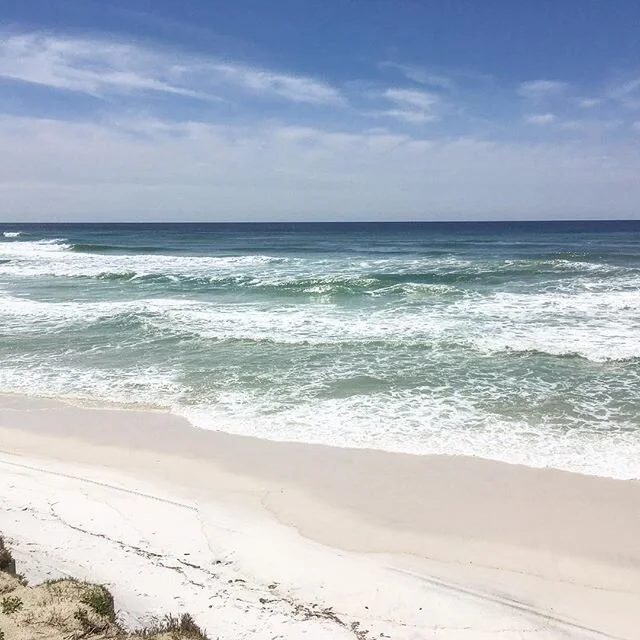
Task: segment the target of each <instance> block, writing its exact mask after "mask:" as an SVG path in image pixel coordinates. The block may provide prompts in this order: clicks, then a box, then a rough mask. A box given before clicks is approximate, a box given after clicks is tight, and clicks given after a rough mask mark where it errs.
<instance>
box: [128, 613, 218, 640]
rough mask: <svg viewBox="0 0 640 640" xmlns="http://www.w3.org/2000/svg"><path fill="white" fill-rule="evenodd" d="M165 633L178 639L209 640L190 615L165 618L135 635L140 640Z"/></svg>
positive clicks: (184, 614)
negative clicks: (140, 639)
mask: <svg viewBox="0 0 640 640" xmlns="http://www.w3.org/2000/svg"><path fill="white" fill-rule="evenodd" d="M165 633H166V634H171V635H172V636H173V637H176V638H186V639H189V640H208V638H207V636H206V634H205V633H204V631H202V629H201V628H200V627H199V626H198V625H197V624H196V623H195V621H194V619H193V618H192V617H191V616H190V615H189V614H188V613H183V614H182V615H180V616H171V615H169V616H165V617H164V618H163V619H162V620H159V621H158V622H156V623H154V624H152V625H150V626H148V627H145V628H144V629H140V630H138V631H136V633H135V635H136V636H137V637H140V638H155V637H156V636H159V635H162V634H165Z"/></svg>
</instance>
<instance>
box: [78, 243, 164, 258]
mask: <svg viewBox="0 0 640 640" xmlns="http://www.w3.org/2000/svg"><path fill="white" fill-rule="evenodd" d="M69 249H70V250H71V251H75V252H77V253H96V254H101V253H103V254H110V253H115V254H132V255H139V254H140V255H145V254H163V253H165V254H166V253H167V247H154V246H129V245H118V244H86V243H77V244H72V245H70V247H69Z"/></svg>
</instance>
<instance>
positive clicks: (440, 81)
mask: <svg viewBox="0 0 640 640" xmlns="http://www.w3.org/2000/svg"><path fill="white" fill-rule="evenodd" d="M379 66H380V68H381V69H394V70H396V71H399V72H400V73H401V74H402V75H403V76H404V77H405V78H407V79H408V80H411V81H413V82H416V83H418V84H423V85H426V86H429V87H433V88H435V89H443V90H444V91H455V89H456V88H457V83H456V82H455V80H454V79H453V78H451V77H450V76H448V75H444V74H440V73H435V72H433V71H431V70H429V69H426V68H424V67H419V66H414V65H408V64H398V63H397V62H390V61H385V62H381V63H380V65H379Z"/></svg>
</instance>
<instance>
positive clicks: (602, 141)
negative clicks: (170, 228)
mask: <svg viewBox="0 0 640 640" xmlns="http://www.w3.org/2000/svg"><path fill="white" fill-rule="evenodd" d="M639 33H640V2H638V0H608V1H605V0H562V1H558V0H536V1H532V0H482V2H479V1H478V0H447V1H443V0H272V1H271V2H265V1H264V0H234V1H233V2H221V1H219V0H189V2H177V1H175V0H174V1H170V0H100V1H98V0H94V1H90V0H56V2H51V0H21V1H20V2H8V1H7V0H5V1H4V2H2V1H0V149H1V150H2V153H0V221H12V222H21V221H125V222H136V221H141V222H142V221H154V220H157V221H168V220H177V221H189V220H193V221H249V220H274V221H275V220H431V219H434V220H484V219H491V220H500V219H577V218H605V219H612V218H640V36H639V35H638V34H639Z"/></svg>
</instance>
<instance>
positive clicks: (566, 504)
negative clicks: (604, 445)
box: [0, 396, 640, 640]
mask: <svg viewBox="0 0 640 640" xmlns="http://www.w3.org/2000/svg"><path fill="white" fill-rule="evenodd" d="M0 449H1V450H2V454H1V455H0V473H1V474H2V477H1V478H0V498H1V500H2V510H0V516H1V520H0V529H4V530H5V532H6V533H7V534H8V535H9V536H10V537H11V538H13V540H14V541H15V542H14V545H17V546H16V554H15V555H16V556H17V558H18V560H19V561H22V562H23V564H24V566H26V567H28V569H29V571H28V572H30V573H31V574H32V576H34V577H36V578H37V577H45V576H46V575H57V574H60V573H68V574H74V575H77V576H78V577H79V578H83V579H90V580H93V581H102V582H105V583H107V584H108V586H110V587H111V588H112V590H113V591H114V595H116V598H117V599H118V600H119V601H120V603H121V604H122V606H123V610H124V611H123V615H124V617H125V619H129V620H131V621H140V620H142V619H143V618H144V617H145V615H147V614H149V613H153V612H155V611H158V612H159V611H167V610H172V611H176V612H179V611H183V610H191V611H192V612H193V613H194V614H195V617H196V619H197V620H198V621H199V622H200V623H201V624H202V625H203V626H205V627H207V628H209V629H210V631H211V632H212V635H213V637H216V635H220V637H221V638H223V639H226V638H233V639H236V638H245V637H246V638H274V637H283V638H299V637H307V638H340V637H345V638H347V637H350V638H353V637H358V635H357V634H358V633H360V631H359V630H361V629H367V630H369V632H370V635H369V637H381V634H384V636H390V637H392V638H399V639H401V638H447V639H448V638H452V639H454V638H456V639H457V638H470V639H478V638H495V637H496V636H497V634H498V633H500V637H503V638H507V639H511V638H531V637H535V638H550V639H551V638H580V639H583V638H619V639H628V640H636V639H637V638H638V637H640V635H639V633H640V632H639V630H640V607H638V603H640V482H637V481H616V480H609V479H604V478H595V477H587V476H581V475H577V474H569V473H564V472H557V471H552V470H540V469H529V468H526V467H519V466H512V465H505V464H502V463H496V462H489V461H483V460H478V459H471V458H459V457H440V456H409V455H403V454H391V453H382V452H376V451H365V450H348V449H334V448H330V447H321V446H314V445H300V444H288V443H274V442H266V441H262V440H257V439H253V438H245V437H239V436H230V435H227V434H223V433H214V432H208V431H200V430H197V429H193V428H191V427H190V426H189V425H188V424H187V423H186V422H184V421H183V420H182V419H180V418H177V417H175V416H171V415H168V414H165V413H162V412H148V411H137V412H136V411H121V410H115V409H90V408H80V407H74V406H70V405H67V404H62V403H58V402H54V401H50V400H36V399H26V398H22V397H17V396H15V397H14V396H5V397H3V398H1V399H0ZM321 609H322V610H324V609H327V611H326V612H325V614H324V615H323V614H320V613H319V612H320V610H321ZM329 609H330V610H331V611H332V612H334V613H335V615H336V616H337V617H335V618H334V613H329V611H328V610H329ZM352 625H355V627H354V628H352ZM384 636H382V637H384Z"/></svg>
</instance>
